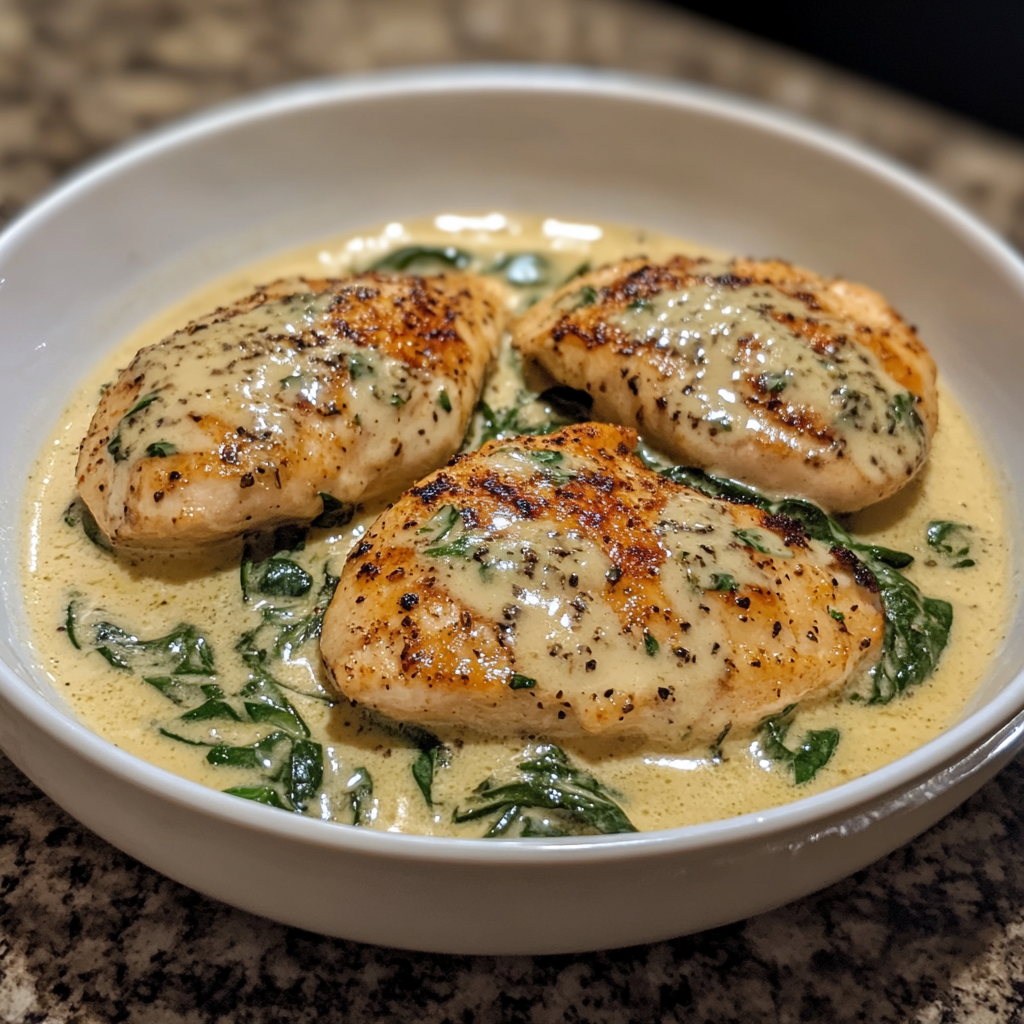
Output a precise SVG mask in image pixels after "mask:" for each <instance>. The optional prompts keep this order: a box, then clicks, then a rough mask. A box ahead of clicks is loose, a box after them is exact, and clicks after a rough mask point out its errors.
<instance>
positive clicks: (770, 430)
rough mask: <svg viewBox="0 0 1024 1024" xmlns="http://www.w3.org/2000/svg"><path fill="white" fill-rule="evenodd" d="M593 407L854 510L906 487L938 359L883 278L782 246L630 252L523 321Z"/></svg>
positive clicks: (704, 461) (517, 334)
mask: <svg viewBox="0 0 1024 1024" xmlns="http://www.w3.org/2000/svg"><path fill="white" fill-rule="evenodd" d="M513 342H514V344H515V345H516V347H517V348H518V349H519V350H520V352H521V353H522V354H523V356H524V357H525V358H526V359H527V360H528V361H529V362H531V363H533V364H534V365H536V366H538V367H540V368H541V369H542V370H543V371H544V372H545V373H547V374H548V375H550V377H552V378H553V379H554V380H556V381H557V382H559V383H561V384H565V385H568V386H569V387H573V388H577V389H579V390H583V391H586V392H588V393H589V394H590V395H591V397H592V398H593V412H594V415H595V417H597V418H600V419H602V420H607V421H610V422H617V423H622V424H628V425H631V426H635V427H636V428H637V430H638V431H639V432H640V433H641V434H642V435H643V437H644V438H645V440H647V441H649V442H650V443H651V444H653V445H654V446H655V447H658V448H660V449H661V450H663V451H664V452H665V453H666V454H667V455H669V456H671V457H673V458H674V459H677V460H678V461H681V462H685V463H688V464H691V465H695V466H699V467H701V468H703V469H707V470H709V471H710V472H713V473H717V474H720V475H724V476H728V477H737V478H739V479H742V480H745V481H747V482H748V483H751V484H754V485H755V486H759V487H762V488H764V489H766V490H769V491H771V492H773V493H777V494H798V495H801V496H804V497H807V498H810V499H811V500H813V501H816V502H818V503H819V504H822V505H824V506H825V507H827V508H829V509H830V510H834V511H852V510H855V509H859V508H862V507H864V506H866V505H869V504H871V503H873V502H875V501H879V500H881V499H882V498H885V497H888V496H889V495H890V494H893V493H895V491H897V490H898V489H899V488H900V487H902V486H903V485H904V484H905V483H907V481H908V480H909V479H911V477H913V475H914V474H915V473H916V472H917V471H918V469H920V467H921V466H922V465H923V464H924V462H925V460H926V459H927V455H928V450H929V446H930V443H931V438H932V436H933V434H934V432H935V427H936V425H937V419H938V406H937V393H936V385H935V380H936V372H935V365H934V363H933V361H932V359H931V356H930V355H929V354H928V352H927V350H926V349H925V347H924V345H922V343H921V342H920V340H919V339H918V337H917V335H916V333H915V332H914V329H913V328H912V327H910V326H909V325H907V324H906V323H905V322H904V321H903V320H902V319H901V318H900V317H899V315H898V314H897V313H895V312H894V311H893V310H892V309H891V308H890V307H889V305H888V304H887V303H886V301H885V300H884V299H883V298H882V296H880V295H879V294H878V293H877V292H874V291H872V290H871V289H870V288H867V287H865V286H863V285H858V284H853V283H852V282H849V281H845V280H843V279H841V278H836V279H826V278H823V277H820V276H819V275H817V274H815V273H813V272H811V271H808V270H803V269H801V268H799V267H794V266H792V265H791V264H788V263H784V262H782V261H781V260H765V261H757V260H749V259H733V260H730V261H728V262H714V261H710V260H707V259H696V258H690V257H684V256H677V257H674V258H672V259H670V260H668V261H667V262H665V263H661V264H655V263H651V262H649V261H647V260H645V259H642V258H641V259H633V260H627V261H624V262H622V263H617V264H613V265H611V266H607V267H604V268H602V269H599V270H596V271H594V272H593V273H590V274H587V275H585V276H582V277H579V278H576V279H574V280H573V281H570V282H569V283H567V284H566V285H564V286H563V287H562V288H561V289H559V290H558V291H556V292H555V293H554V294H552V295H551V296H549V297H548V298H547V299H545V300H543V301H541V302H539V303H537V304H536V305H535V306H534V307H533V308H532V309H530V310H529V311H528V312H527V313H526V314H525V315H524V316H523V317H522V318H521V319H520V320H519V322H518V323H517V324H516V325H514V328H513Z"/></svg>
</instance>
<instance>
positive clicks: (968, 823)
mask: <svg viewBox="0 0 1024 1024" xmlns="http://www.w3.org/2000/svg"><path fill="white" fill-rule="evenodd" d="M456 60H544V61H552V62H573V63H584V64H591V65H599V66H609V67H623V68H631V69H636V70H642V71H647V72H651V73H656V74H663V75H669V76H673V77H678V78H686V79H690V80H695V81H700V82H706V83H710V84H713V85H717V86H720V87H724V88H727V89H731V90H733V91H737V92H741V93H745V94H747V95H751V96H755V97H758V98H761V99H765V100H768V101H770V102H772V103H775V104H777V105H781V106H784V107H787V108H789V109H791V110H793V111H795V112H797V113H800V114H803V115H804V116H807V117H810V118H812V119H815V120H818V121H820V122H823V123H826V124H829V125H831V126H832V127H834V128H837V129H839V130H841V131H844V132H847V133H849V134H851V135H853V136H855V137H858V138H861V139H863V140H864V141H867V142H869V143H870V144H872V145H874V146H876V147H878V148H880V149H882V150H885V151H887V152H889V153H891V154H892V155H894V156H895V157H897V158H898V159H900V160H903V161H904V162H906V163H909V164H911V165H912V166H914V167H916V168H918V169H919V170H920V171H922V172H923V173H925V174H926V175H928V176H929V177H930V178H932V180H934V181H936V182H937V183H939V184H940V185H941V186H942V187H944V188H945V189H946V190H947V191H949V192H950V193H951V194H953V195H955V196H956V197H957V198H959V199H960V200H961V201H963V202H965V203H966V204H967V205H968V206H970V207H971V208H973V209H974V210H975V211H976V212H977V213H978V214H979V215H980V216H982V217H983V218H984V219H985V220H987V221H988V222H989V223H990V224H991V225H992V226H993V227H994V228H995V229H996V230H997V231H999V232H1001V233H1003V234H1004V235H1005V236H1006V237H1007V238H1009V239H1010V240H1011V241H1013V242H1015V243H1016V244H1018V245H1024V145H1021V144H1020V143H1017V142H1015V141H1013V140H1010V139H1008V138H1005V137H1001V136H999V135H997V134H995V133H992V132H989V131H986V130H985V129H982V128H980V127H978V126H975V125H972V124H970V123H969V122H965V121H963V120H960V119H957V118H955V117H953V116H951V115H947V114H945V113H943V112H940V111H937V110H934V109H932V108H928V107H926V106H924V105H921V104H918V103H915V102H913V101H910V100H908V99H906V98H903V97H900V96H898V95H896V94H893V93H891V92H888V91H885V90H883V89H880V88H876V87H873V86H870V85H867V84H865V83H863V82H860V81H858V80H856V79H854V78H851V77H849V76H846V75H843V74H840V73H837V72H835V71H832V70H830V69H828V68H825V67H823V66H820V65H818V64H816V63H815V62H813V61H811V60H809V59H806V58H802V57H798V56H796V55H794V54H790V53H787V52H786V51H784V50H780V49H778V48H775V47H771V46H768V45H766V44H762V43H759V42H756V41H754V40H752V39H749V38H746V37H744V36H742V35H740V34H738V33H735V32H732V31H731V30H726V29H722V28H718V27H716V26H714V25H712V24H710V23H708V22H704V21H701V20H699V19H697V18H693V17H688V16H685V15H682V14H679V13H677V12H674V11H672V10H669V9H665V8H660V7H657V6H654V5H645V4H640V3H626V2H619V0H292V2H288V0H151V2H133V0H0V223H2V222H3V221H4V220H5V219H8V218H9V217H11V216H13V215H14V214H15V213H16V212H17V211H18V210H19V209H20V208H21V207H22V206H24V205H25V204H26V203H27V202H29V201H31V200H32V199H33V198H34V197H35V196H37V195H38V194H40V193H41V192H43V191H44V190H45V189H46V188H47V187H49V186H50V185H51V184H52V183H53V182H54V181H55V180H57V179H58V178H59V177H60V176H61V175H62V174H63V173H65V172H66V171H68V170H69V169H71V168H73V167H74V166H76V165H77V164H78V163H80V162H81V161H82V160H83V159H85V158H87V157H89V156H90V155H92V154H94V153H96V152H98V151H101V150H103V149H104V148H106V147H108V146H110V145H112V144H114V143H116V142H118V141H120V140H122V139H125V138H127V137H130V136H131V135H133V134H135V133H137V132H138V131H140V130H142V129H145V128H147V127H149V126H152V125H155V124H158V123H161V122H163V121H166V120H167V119H169V118H172V117H176V116H178V115H180V114H182V113H185V112H187V111H189V110H192V109H195V108H197V107H201V106H204V105H206V104H209V103H212V102H216V101H219V100H223V99H226V98H229V97H231V96H234V95H237V94H240V93H243V92H247V91H250V90H252V89H256V88H261V87H265V86H269V85H273V84H275V83H277V82H283V81H288V80H292V79H295V78H299V77H306V76H310V75H323V74H329V73H337V72H345V71H352V70H365V69H368V68H373V67H385V66H395V65H399V64H408V63H418V64H422V63H433V62H441V61H456ZM0 786H2V790H0V792H2V794H3V795H2V797H0V1020H2V1021H5V1022H12V1024H13V1022H26V1024H27V1022H35V1024H43V1022H46V1024H65V1022H68V1024H70V1022H75V1024H86V1022H88V1024H93V1022H97V1024H99V1022H110V1021H130V1022H140V1024H141V1022H146V1024H149V1022H160V1024H163V1022H168V1024H170V1022H189V1024H193V1022H194V1024H200V1022H207V1021H209V1022H213V1021H227V1022H232V1024H234V1022H250V1021H251V1022H258V1024H263V1022H266V1024H271V1022H274V1024H277V1022H281V1024H292V1022H300V1021H301V1022H307V1021H319V1020H323V1021H335V1020H337V1021H346V1022H353V1024H362V1022H369V1021H371V1020H372V1021H377V1020H395V1021H404V1020H415V1021H420V1022H423V1024H428V1022H429V1024H432V1022H438V1024H442V1022H451V1024H468V1022H488V1021H523V1022H527V1021H529V1022H537V1024H540V1022H548V1021H571V1022H574V1021H586V1022H595V1024H604V1022H607V1024H626V1022H648V1021H655V1020H658V1021H694V1022H701V1024H704V1022H713V1024H728V1022H737V1024H739V1022H742V1024H761V1022H766V1024H767V1022H774V1021H778V1022H785V1024H788V1022H796V1021H869V1022H872V1024H875V1022H878V1024H882V1022H890V1021H891V1022H896V1021H914V1022H920V1024H940V1022H945V1024H950V1022H956V1024H960V1022H976V1021H977V1022H986V1024H987V1022H990V1021H991V1022H993V1024H995V1022H1000V1024H1003V1022H1021V1021H1024V763H1021V762H1016V763H1014V764H1012V765H1011V766H1010V767H1009V768H1008V769H1006V770H1005V771H1004V772H1003V773H1002V774H1001V775H1000V776H998V777H997V778H996V779H995V780H994V781H992V782H990V783H989V784H988V785H987V786H985V787H984V788H983V789H982V790H981V791H980V792H979V793H978V794H977V795H976V796H975V797H973V798H972V799H971V800H969V801H968V802H967V803H966V804H965V805H964V806H963V807H962V808H960V810H958V811H957V812H956V813H954V814H953V815H951V816H950V817H949V818H947V819H946V820H945V821H943V822H942V823H940V824H939V825H938V826H936V827H935V828H934V829H932V830H931V831H930V832H928V833H927V834H926V835H924V836H922V837H921V838H919V839H918V840H916V841H915V842H914V843H912V844H910V845H909V846H907V847H905V848H904V849H902V850H900V851H898V852H896V853H894V854H892V855H891V856H890V857H888V858H886V859H885V860H883V861H880V862H879V863H878V864H875V865H874V866H872V867H871V868H869V869H868V870H866V871H864V872H861V873H860V874H858V875H856V876H854V877H853V878H850V879H847V880H846V881H844V882H841V883H839V884H838V885H835V886H833V887H831V888H830V889H827V890H825V891H824V892H822V893H819V894H817V895H814V896H811V897H808V898H807V899H804V900H801V901H799V902H798V903H795V904H792V905H790V906H788V907H785V908H782V909H781V910H777V911H774V912H772V913H770V914H765V915H763V916H761V917H758V918H754V919H752V920H750V921H746V922H743V923H740V924H736V925H732V926H730V927H727V928H721V929H718V930H716V931H713V932H708V933H705V934H703V935H699V936H694V937H690V938H684V939H679V940H676V941H674V942H665V943H659V944H657V945H653V946H646V947H637V948H633V949H625V950H617V951H612V952H606V953H600V954H588V955H585V956H559V957H547V958H528V957H486V958H480V959H473V958H469V957H446V956H429V955H421V954H413V953H403V952H396V951H393V950H385V949H378V948H374V947H368V946H361V945H358V944H355V943H347V942H342V941H338V940H335V939H326V938H322V937H319V936H315V935H310V934H308V933H305V932H301V931H298V930H296V929H291V928H285V927H283V926H280V925H276V924H273V923H271V922H268V921H265V920H262V919H259V918H255V917H252V916H250V915H248V914H244V913H242V912H240V911H236V910H233V909H232V908H230V907H226V906H224V905H222V904H219V903H216V902H215V901H212V900H209V899H206V898H205V897H202V896H199V895H197V894H195V893H193V892H190V891H189V890H187V889H184V888H182V887H181V886H179V885H177V884H175V883H173V882H170V881H168V880H167V879H165V878H163V877H162V876H160V875H157V874H156V873H154V872H152V871H150V870H149V869H147V868H145V867H143V866H142V865H140V864H138V863H137V862H135V861H133V860H131V859H130V858H129V857H126V856H125V855H124V854H122V853H120V852H118V851H117V850H115V849H113V848H112V847H110V846H108V845H107V844H106V843H104V842H102V841H101V840H99V839H98V838H96V837H95V836H94V835H92V834H91V833H90V832H88V831H87V830H86V829H84V828H82V827H81V826H79V825H78V824H77V823H76V822H75V821H74V820H72V819H71V818H69V817H68V816H67V815H65V814H64V813H63V812H62V811H61V810H60V809H59V808H57V807H56V806H55V805H54V804H53V803H51V802H50V801H49V800H48V799H47V798H46V797H45V796H44V795H43V794H42V793H40V792H39V791H38V790H37V789H35V788H34V787H33V786H32V785H31V784H30V783H29V782H28V781H27V780H26V779H25V778H24V777H23V776H22V775H21V774H20V773H19V772H18V771H17V770H16V769H15V768H14V767H13V766H11V764H10V763H9V762H7V761H6V760H5V759H3V758H2V756H0ZM543 926H544V922H543V921H538V928H543Z"/></svg>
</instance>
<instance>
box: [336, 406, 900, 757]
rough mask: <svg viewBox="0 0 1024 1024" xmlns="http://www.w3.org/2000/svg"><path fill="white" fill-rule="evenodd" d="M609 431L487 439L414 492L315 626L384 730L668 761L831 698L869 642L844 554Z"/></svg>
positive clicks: (378, 531) (341, 678) (863, 587)
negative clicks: (390, 722) (707, 490)
mask: <svg viewBox="0 0 1024 1024" xmlns="http://www.w3.org/2000/svg"><path fill="white" fill-rule="evenodd" d="M635 445H636V434H635V432H634V431H632V430H630V429H624V428H621V427H614V426H609V425H604V424H594V423H586V424H579V425H576V426H571V427H566V428H564V429H562V430H561V431H559V432H557V433H555V434H551V435H548V436H545V437H520V438H516V439H514V440H512V441H495V442H491V443H490V444H487V445H485V446H484V447H483V448H482V449H481V450H480V451H478V452H476V453H473V454H470V455H460V456H456V457H455V458H454V459H452V460H451V462H449V463H448V465H447V466H446V467H445V468H444V469H442V470H440V471H439V472H437V473H434V474H433V475H432V476H430V477H429V478H428V479H426V480H424V481H422V482H421V483H420V484H418V485H417V486H415V487H413V488H412V490H410V491H409V492H408V493H407V494H406V495H404V496H403V497H402V498H401V499H400V500H399V501H398V502H397V503H396V504H395V505H394V506H393V507H392V508H390V509H389V510H388V511H386V512H385V513H384V514H383V515H382V516H380V517H379V518H378V519H377V521H376V522H375V523H374V524H373V526H372V527H371V528H370V529H369V530H368V531H367V533H366V534H365V536H364V538H363V540H362V543H360V544H359V546H358V547H357V548H355V550H354V551H353V552H352V554H351V556H350V557H349V559H348V562H347V563H346V565H345V567H344V571H343V573H342V577H341V582H340V584H339V586H338V589H337V591H336V593H335V596H334V600H333V602H332V603H331V605H330V607H329V609H328V611H327V614H326V617H325V619H324V624H323V634H322V638H321V650H322V653H323V657H324V663H325V665H326V666H327V669H328V674H329V676H330V677H331V678H332V679H333V680H334V684H335V685H336V687H337V689H338V690H339V691H340V692H341V693H342V694H343V695H344V696H345V697H346V698H348V699H350V700H352V701H355V702H357V703H359V704H362V705H365V706H367V707H369V708H372V709H374V710H375V711H378V712H381V713H383V714H385V715H388V716H390V717H391V718H394V719H398V720H401V721H405V722H416V723H420V724H422V725H424V726H427V727H431V726H433V727H437V726H442V725H461V726H466V727H470V728H473V729H476V730H480V731H483V732H487V733H492V734H512V733H529V734H534V735H542V736H545V737H548V738H557V737H581V736H588V735H606V736H614V735H641V736H644V737H645V738H646V739H647V740H649V741H654V742H657V743H661V744H664V745H666V746H667V747H672V748H685V747H687V746H690V745H693V744H696V743H701V742H705V743H706V742H710V741H712V740H713V739H714V738H715V737H716V736H718V735H719V734H720V733H721V731H722V730H723V729H724V728H725V727H726V726H727V725H730V724H731V726H732V728H733V729H734V730H738V729H739V730H745V729H751V728H754V727H756V726H757V725H758V724H759V723H760V722H761V720H762V719H763V718H764V717H765V716H767V715H770V714H773V713H775V712H778V711H781V710H782V709H783V708H784V707H785V706H786V705H788V704H791V703H794V702H796V701H805V700H816V699H819V698H822V697H824V696H826V695H829V694H833V693H835V692H836V691H837V690H839V689H840V688H841V687H842V686H843V684H844V683H845V682H846V681H847V680H848V679H849V678H850V677H851V675H852V674H853V673H854V672H855V671H857V670H858V669H859V668H866V667H868V665H869V664H870V663H871V662H872V661H873V659H874V657H875V655H876V652H877V651H878V650H879V649H880V646H881V638H882V628H883V623H882V614H881V610H880V605H879V601H878V598H877V594H876V593H875V592H873V584H874V581H873V579H872V578H870V575H869V574H867V575H865V574H863V573H861V574H860V575H861V576H862V578H863V579H865V583H864V584H861V583H858V582H857V580H856V579H855V575H854V574H855V572H857V571H858V569H859V565H858V563H857V562H856V559H854V558H853V556H852V555H850V554H849V553H848V552H843V551H840V550H838V549H836V550H834V551H830V550H829V549H828V548H827V547H825V546H824V545H822V544H820V543H818V542H817V541H814V540H811V539H809V538H808V537H807V536H806V534H805V532H804V530H803V528H802V526H801V525H800V524H799V523H797V522H796V521H794V520H791V519H788V518H786V517H783V516H770V515H768V514H766V513H764V512H762V511H761V510H760V509H758V508H756V507H754V506H749V505H738V504H730V503H728V502H724V501H714V500H711V499H709V498H707V497H705V496H704V495H702V494H700V493H699V492H697V491H694V490H692V489H690V488H688V487H683V486H680V485H678V484H675V483H672V482H670V481H669V480H667V479H666V478H664V477H662V476H660V475H659V474H657V473H654V472H652V471H651V470H648V469H647V468H645V467H644V465H643V464H642V463H641V462H640V461H639V460H638V459H637V458H636V457H635V456H634V455H633V454H632V451H633V449H634V447H635Z"/></svg>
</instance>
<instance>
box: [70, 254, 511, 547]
mask: <svg viewBox="0 0 1024 1024" xmlns="http://www.w3.org/2000/svg"><path fill="white" fill-rule="evenodd" d="M502 326H503V301H502V296H501V293H500V291H499V290H498V289H497V288H496V286H494V285H493V284H492V283H491V282H489V281H487V280H485V279H483V278H480V277H477V276H475V275H470V274H454V273H453V274H443V275H440V276H437V277H415V276H389V275H385V274H378V273H366V274H359V275H356V276H354V277H350V278H345V279H328V278H321V279H311V278H290V279H287V280H280V281H275V282H274V283H272V284H269V285H267V286H265V287H263V288H260V289H258V290H257V291H256V292H254V293H253V294H252V295H249V296H247V297H246V298H244V299H241V300H240V301H238V302H236V303H234V304H233V305H231V306H230V307H225V308H221V309H217V310H215V311H214V312H213V313H211V314H210V315H209V316H206V317H202V318H201V319H199V320H196V321H194V322H193V323H190V324H189V325H188V326H186V327H184V328H182V330H180V331H177V332H176V333H174V334H172V335H170V336H169V337H168V338H165V339H164V340H163V341H161V342H159V343H158V344H156V345H152V346H150V347H148V348H144V349H142V350H141V351H140V352H139V353H138V355H136V357H135V359H134V360H133V361H132V363H131V364H130V365H129V366H128V367H127V369H125V370H124V371H123V372H122V373H121V375H120V377H119V378H118V380H117V381H116V382H115V383H114V384H113V385H112V386H111V387H110V388H109V389H108V390H107V391H106V393H105V394H104V395H103V397H102V399H101V401H100V404H99V408H98V409H97V411H96V414H95V415H94V417H93V420H92V423H91V425H90V427H89V433H88V435H87V436H86V438H85V440H84V441H83V443H82V449H81V455H80V458H79V463H78V486H79V490H80V492H81V494H82V496H83V498H84V499H85V501H86V503H87V504H88V506H89V508H90V510H91V511H92V513H93V515H94V516H95V517H96V520H97V522H98V523H99V525H100V527H101V528H102V529H103V531H104V532H105V533H106V534H107V535H108V536H109V538H110V539H111V541H112V542H113V543H114V544H115V545H118V546H125V547H130V546H135V547H173V546H180V545H186V544H192V543H196V542H200V543H202V542H208V541H217V540H221V539H224V538H228V537H231V536H234V535H236V534H238V533H241V532H246V531H251V530H259V529H266V528H271V527H274V526H277V525H280V524H282V523H286V522H300V523H301V522H309V521H310V520H312V519H313V518H314V517H315V516H317V515H318V514H319V513H320V512H321V511H322V509H323V508H324V499H323V498H322V494H325V493H326V494H328V495H330V496H331V497H332V498H334V499H336V500H337V501H340V502H344V503H352V504H355V503H358V502H361V501H367V500H372V499H375V498H381V497H386V496H388V495H391V494H396V493H398V492H400V491H401V490H402V488H404V487H407V486H408V485H409V484H410V483H412V481H413V480H415V479H416V478H417V477H418V476H422V475H423V474H424V473H425V472H428V471H429V470H431V469H433V468H434V467H436V466H438V465H440V464H441V463H442V462H444V460H445V459H447V458H448V457H449V456H451V454H452V453H453V452H454V451H456V449H457V448H458V446H459V443H460V441H461V440H462V437H463V434H464V433H465V429H466V425H467V423H468V420H469V417H470V415H471V413H472V410H473V408H474V406H475V403H476V400H477V395H478V393H479V389H480V386H481V383H482V380H483V375H484V371H485V369H486V368H487V366H488V364H489V363H490V362H491V360H492V358H493V355H494V353H495V350H496V347H497V344H498V341H499V338H500V334H501V330H502Z"/></svg>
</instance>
